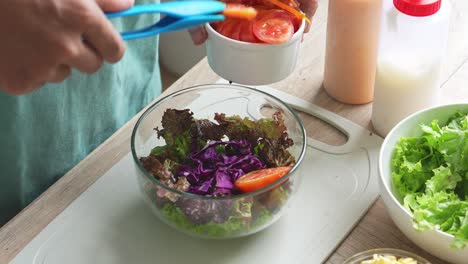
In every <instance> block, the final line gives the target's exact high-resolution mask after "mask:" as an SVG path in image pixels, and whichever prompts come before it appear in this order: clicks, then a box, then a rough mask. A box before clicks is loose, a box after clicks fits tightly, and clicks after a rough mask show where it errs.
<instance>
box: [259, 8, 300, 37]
mask: <svg viewBox="0 0 468 264" xmlns="http://www.w3.org/2000/svg"><path fill="white" fill-rule="evenodd" d="M253 32H254V34H255V36H256V37H257V38H258V39H259V40H261V41H263V42H265V43H270V44H279V43H284V42H287V41H289V40H290V39H291V38H292V36H293V35H294V24H293V20H292V18H291V16H290V15H289V14H288V12H286V11H283V10H271V11H267V13H266V14H264V15H262V17H261V18H260V19H256V20H255V22H254V24H253Z"/></svg>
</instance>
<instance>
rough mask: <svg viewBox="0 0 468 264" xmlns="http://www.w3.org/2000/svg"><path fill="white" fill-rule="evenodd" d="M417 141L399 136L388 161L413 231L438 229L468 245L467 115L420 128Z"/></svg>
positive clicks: (456, 245)
mask: <svg viewBox="0 0 468 264" xmlns="http://www.w3.org/2000/svg"><path fill="white" fill-rule="evenodd" d="M421 129H422V131H423V134H422V136H420V137H405V138H401V139H400V141H399V142H398V144H397V145H396V146H395V149H394V154H393V157H392V164H391V168H392V179H393V183H394V186H395V188H396V190H397V191H398V194H399V195H400V198H402V200H403V205H404V206H405V207H406V208H407V209H408V210H409V211H411V212H412V213H413V223H414V227H415V228H416V229H417V230H426V229H438V230H441V231H444V232H447V233H449V234H452V235H454V236H455V241H454V242H453V244H452V246H453V247H456V248H464V247H466V246H467V244H468V201H467V198H468V115H467V114H462V113H456V114H455V115H453V116H452V117H451V118H450V119H449V120H448V121H447V123H446V124H444V125H442V126H441V125H440V124H439V122H438V121H437V120H434V121H432V122H431V123H430V124H429V125H421Z"/></svg>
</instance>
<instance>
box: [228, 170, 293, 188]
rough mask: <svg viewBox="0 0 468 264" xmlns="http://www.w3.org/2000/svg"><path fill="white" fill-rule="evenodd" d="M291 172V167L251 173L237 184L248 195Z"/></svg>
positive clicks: (242, 177)
mask: <svg viewBox="0 0 468 264" xmlns="http://www.w3.org/2000/svg"><path fill="white" fill-rule="evenodd" d="M290 170H291V167H276V168H269V169H262V170H256V171H252V172H249V173H247V174H245V175H243V176H241V177H240V178H239V179H237V181H236V182H235V186H236V188H237V189H239V190H240V191H242V192H244V193H247V192H253V191H256V190H259V189H261V188H263V187H266V186H268V185H270V184H272V183H273V182H275V181H277V180H278V179H280V178H281V177H283V176H284V175H286V173H288V172H289V171H290Z"/></svg>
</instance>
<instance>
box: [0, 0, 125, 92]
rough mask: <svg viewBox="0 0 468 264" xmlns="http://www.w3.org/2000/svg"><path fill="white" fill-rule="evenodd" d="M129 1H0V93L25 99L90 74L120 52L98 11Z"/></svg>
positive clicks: (114, 33) (116, 37)
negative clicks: (74, 71) (73, 74)
mask: <svg viewBox="0 0 468 264" xmlns="http://www.w3.org/2000/svg"><path fill="white" fill-rule="evenodd" d="M132 5H133V0H11V1H5V0H4V1H0V34H1V35H2V36H3V38H2V40H1V41H0V89H2V90H4V91H6V92H7V93H10V94H16V95H19V94H25V93H30V92H32V91H34V90H36V89H38V88H39V87H41V86H42V85H43V84H45V83H47V82H55V83H57V82H62V81H64V80H65V79H66V78H67V77H68V76H69V75H70V72H71V69H72V68H76V69H78V70H79V71H81V72H83V73H88V74H91V73H95V72H96V71H98V70H99V68H100V67H101V66H102V64H103V62H104V61H107V62H110V63H115V62H117V61H119V60H120V59H121V58H122V56H123V54H124V51H125V44H124V42H123V40H122V38H121V37H120V35H119V33H118V32H117V31H116V30H115V29H114V28H113V26H112V24H111V23H110V21H109V20H108V19H107V18H106V17H105V15H104V12H103V10H104V11H120V10H123V9H127V8H130V7H131V6H132Z"/></svg>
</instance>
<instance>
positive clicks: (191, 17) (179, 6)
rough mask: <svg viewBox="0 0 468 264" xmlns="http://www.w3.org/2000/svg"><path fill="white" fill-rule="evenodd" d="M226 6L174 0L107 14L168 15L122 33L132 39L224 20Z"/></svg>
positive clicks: (125, 37)
mask: <svg viewBox="0 0 468 264" xmlns="http://www.w3.org/2000/svg"><path fill="white" fill-rule="evenodd" d="M225 8H226V5H225V4H224V3H222V2H218V1H211V0H203V1H172V2H165V3H160V4H149V5H138V6H134V7H132V8H130V9H127V10H124V11H121V12H113V13H106V16H107V18H109V19H112V18H116V17H126V16H135V15H141V14H152V13H160V14H164V15H166V16H165V17H164V18H163V19H161V20H159V21H158V22H157V23H155V24H153V25H151V26H148V27H145V28H142V29H138V30H133V31H128V32H122V33H121V35H122V38H123V39H124V40H130V39H136V38H145V37H150V36H153V35H157V34H161V33H165V32H170V31H176V30H182V29H188V28H192V27H195V26H199V25H202V24H205V23H210V22H215V21H222V20H224V15H222V14H220V13H221V12H222V11H223V10H224V9H225Z"/></svg>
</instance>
